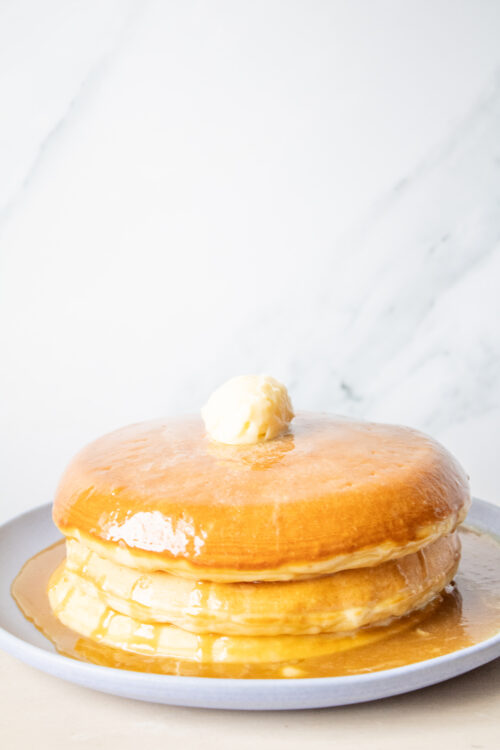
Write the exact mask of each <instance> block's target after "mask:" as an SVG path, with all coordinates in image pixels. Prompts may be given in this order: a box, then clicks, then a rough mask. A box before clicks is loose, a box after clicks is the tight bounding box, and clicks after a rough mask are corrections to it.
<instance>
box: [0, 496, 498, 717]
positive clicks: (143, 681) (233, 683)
mask: <svg viewBox="0 0 500 750" xmlns="http://www.w3.org/2000/svg"><path fill="white" fill-rule="evenodd" d="M467 523H468V524H470V525H472V526H475V527H476V528H478V529H480V530H483V531H489V532H490V533H491V532H493V533H494V534H498V535H500V508H499V507H496V506H495V505H491V503H486V502H484V501H482V500H474V501H473V503H472V507H471V510H470V512H469V515H468V518H467ZM59 538H60V534H59V532H58V531H57V529H56V528H55V527H54V525H53V523H52V519H51V505H50V504H47V505H43V506H41V507H39V508H36V509H35V510H32V511H29V512H28V513H24V514H23V515H21V516H18V517H17V518H15V519H13V520H12V521H9V522H8V523H6V524H4V525H3V526H0V582H1V583H0V647H1V648H3V649H4V650H5V651H7V652H9V653H10V654H12V655H13V656H16V657H17V658H18V659H21V661H24V662H26V663H27V664H30V665H31V666H33V667H36V668H37V669H40V670H42V671H43V672H47V673H48V674H51V675H55V676H56V677H60V678H62V679H63V680H68V681H70V682H74V683H77V684H78V685H84V686H85V687H89V688H93V689H94V690H100V691H102V692H105V693H112V694H114V695H121V696H124V697H126V698H135V699H137V700H142V701H151V702H154V703H166V704H169V705H172V706H193V707H199V708H225V709H243V710H279V709H300V708H322V707H325V706H342V705H345V704H349V703H361V702H364V701H370V700H375V699H378V698H386V697H388V696H391V695H398V694H400V693H406V692H409V691H411V690H416V689H418V688H422V687H426V686H428V685H434V684H435V683H437V682H442V681H443V680H448V679H450V678H451V677H456V676H457V675H460V674H463V673H464V672H468V671H469V670H471V669H474V668H475V667H479V666H481V665H482V664H485V663H486V662H488V661H491V660H492V659H495V658H496V657H498V656H500V633H498V634H497V635H496V636H494V637H493V638H489V639H488V640H486V641H482V642H481V643H478V644H476V645H474V646H469V647H468V648H464V649H462V650H460V651H455V652H454V653H451V654H445V655H444V656H439V657H437V658H435V659H429V660H427V661H422V662H418V663H417V664H410V665H408V666H405V667H398V668H397V669H388V670H384V671H381V672H372V673H370V674H366V675H354V676H348V677H318V678H305V679H297V680H294V679H291V680H290V679H281V680H278V679H272V680H243V679H221V678H210V677H180V676H175V675H158V674H146V673H144V672H132V671H127V670H121V669H112V668H110V667H101V666H97V665H94V664H87V663H86V662H80V661H76V660H75V659H70V658H68V657H66V656H61V655H60V654H58V653H57V652H56V651H55V649H54V647H53V646H52V644H51V643H50V642H49V641H48V640H47V639H46V638H45V637H44V636H43V635H42V634H41V633H39V632H38V630H37V629H36V628H35V627H34V626H33V625H32V624H31V623H30V622H28V621H27V620H26V619H25V618H24V617H23V615H22V614H21V612H20V610H19V609H18V608H17V605H16V604H15V602H14V600H13V599H12V597H11V594H10V585H11V583H12V580H13V579H14V578H15V576H16V575H17V573H18V572H19V570H20V568H21V567H22V565H23V564H24V563H25V562H26V560H28V559H29V558H30V557H32V556H33V555H35V554H36V553H37V552H39V551H40V550H41V549H43V548H44V547H47V546H48V545H50V544H52V543H53V542H55V541H57V539H59Z"/></svg>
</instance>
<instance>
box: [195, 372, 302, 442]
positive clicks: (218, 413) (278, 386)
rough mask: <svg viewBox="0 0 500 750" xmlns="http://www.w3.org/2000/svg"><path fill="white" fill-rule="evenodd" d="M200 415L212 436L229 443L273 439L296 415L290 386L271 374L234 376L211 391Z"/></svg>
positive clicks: (214, 438)
mask: <svg viewBox="0 0 500 750" xmlns="http://www.w3.org/2000/svg"><path fill="white" fill-rule="evenodd" d="M201 415H202V417H203V421H204V422H205V427H206V429H207V432H208V434H209V435H210V437H211V438H212V439H213V440H216V441H218V442H219V443H227V444H229V445H248V444H251V443H260V442H262V441H264V440H272V439H273V438H275V437H277V436H278V435H280V434H281V433H283V432H284V431H285V430H286V428H287V427H288V425H289V424H290V422H291V421H292V419H293V418H294V416H295V415H294V413H293V408H292V402H291V401H290V396H289V395H288V391H287V389H286V388H285V386H284V385H282V383H280V382H278V381H277V380H275V379H274V378H271V377H270V376H269V375H241V376H239V377H236V378H231V380H228V381H227V383H224V385H221V387H220V388H217V390H216V391H214V392H213V393H212V395H211V396H210V398H209V399H208V401H207V403H206V404H205V406H204V407H203V409H202V410H201Z"/></svg>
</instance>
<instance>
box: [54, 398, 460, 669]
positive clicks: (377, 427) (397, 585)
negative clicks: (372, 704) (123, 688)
mask: <svg viewBox="0 0 500 750" xmlns="http://www.w3.org/2000/svg"><path fill="white" fill-rule="evenodd" d="M469 502H470V495H469V490H468V483H467V477H466V475H465V474H464V472H463V470H462V469H461V467H460V466H459V465H458V464H457V462H456V461H455V460H454V459H453V457H452V456H451V455H450V454H449V453H448V452H447V451H446V450H445V449H444V448H443V447H442V446H440V445H439V444H438V443H436V442H435V441H433V440H432V439H430V438H429V437H427V436H425V435H423V434H421V433H419V432H416V431H415V430H411V429H408V428H405V427H395V426H389V425H381V424H374V423H369V422H361V421H355V420H351V419H347V418H342V417H336V416H329V415H325V414H316V413H299V414H298V415H297V416H296V417H295V419H294V421H293V424H292V425H291V426H290V427H289V428H288V429H286V430H285V431H283V432H282V433H281V434H279V435H277V436H276V437H273V438H272V439H266V440H260V441H258V442H254V443H252V444H238V445H232V444H225V443H222V442H218V441H216V440H213V439H212V438H211V437H210V435H208V434H207V431H206V429H205V426H204V424H203V421H202V420H201V419H200V418H197V417H187V418H178V419H168V420H157V421H152V422H145V423H141V424H135V425H132V426H129V427H125V428H123V429H121V430H118V431H117V432H114V433H111V434H109V435H106V436H104V437H102V438H100V439H99V440H97V441H95V442H94V443H92V444H90V445H89V446H87V447H86V448H85V449H84V450H83V451H82V452H81V453H80V454H79V455H78V456H77V457H76V458H75V459H74V461H73V462H72V464H71V465H70V466H69V468H68V470H67V471H66V474H65V475H64V477H63V479H62V482H61V484H60V487H59V490H58V493H57V497H56V499H55V503H54V512H53V516H54V521H55V523H56V524H57V526H58V527H59V529H60V530H61V531H62V533H63V534H64V535H65V536H66V538H67V556H66V560H65V562H64V563H63V564H62V565H61V567H60V568H59V569H58V570H57V571H56V572H55V573H54V575H53V576H52V579H51V581H50V585H49V591H48V593H49V599H50V603H51V606H52V608H53V611H54V613H55V614H56V616H57V617H58V618H59V620H60V621H61V622H62V623H64V624H65V625H67V626H68V627H70V628H71V629H73V630H74V631H76V632H77V633H80V634H81V635H82V636H86V637H88V638H90V639H93V640H95V641H98V642H99V643H102V644H105V645H107V646H111V647H114V648H118V649H122V650H125V651H128V652H135V653H138V654H145V655H148V656H159V657H168V658H173V659H179V660H187V661H193V662H201V663H204V664H210V663H212V664H219V663H235V664H256V663H260V664H265V663H277V662H283V663H284V662H290V661H295V660H302V659H308V658H312V657H318V656H323V655H326V654H333V653H335V652H337V651H341V650H343V649H346V648H352V647H353V644H356V645H360V644H364V645H365V644H369V643H370V642H371V641H373V640H374V639H378V638H381V637H384V632H385V628H384V627H382V626H385V625H386V624H388V623H392V624H393V625H394V623H398V622H401V623H403V622H404V620H405V616H406V615H408V614H409V613H411V612H414V611H416V610H419V609H422V608H424V607H425V606H426V605H428V604H429V603H430V602H431V601H433V600H435V599H436V597H438V596H439V594H440V592H441V591H442V590H443V589H444V588H445V587H446V586H447V584H449V583H450V581H451V580H452V578H453V576H454V574H455V571H456V569H457V566H458V562H459V557H460V544H459V540H458V536H457V533H456V528H457V525H458V524H459V523H460V522H461V521H462V520H463V518H464V517H465V515H466V512H467V509H468V506H469ZM398 618H401V619H400V620H399V619H398ZM391 632H392V631H391ZM353 635H355V636H356V638H353Z"/></svg>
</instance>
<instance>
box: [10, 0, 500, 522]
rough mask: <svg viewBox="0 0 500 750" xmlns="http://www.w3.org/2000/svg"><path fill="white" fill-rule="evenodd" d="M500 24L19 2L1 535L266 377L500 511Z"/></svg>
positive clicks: (468, 16) (14, 21)
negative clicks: (109, 457)
mask: <svg viewBox="0 0 500 750" xmlns="http://www.w3.org/2000/svg"><path fill="white" fill-rule="evenodd" d="M499 38H500V3H498V2H497V1H496V0H491V1H489V0H454V1H452V0H434V1H433V2H430V1H429V0H424V1H423V2H417V1H416V0H415V1H414V0H406V2H399V0H371V2H369V3H368V2H364V1H361V0H355V1H354V2H349V3H347V2H340V1H330V2H327V1H324V2H320V1H319V0H307V2H306V0H301V1H300V2H284V1H283V2H279V1H277V0H265V1H264V0H257V1H255V2H246V1H245V2H242V1H240V2H231V1H230V0H226V1H221V0H212V1H210V2H201V1H195V0H182V1H181V0H173V1H172V0H170V1H167V2H160V1H157V2H153V1H151V2H143V1H137V0H135V1H133V0H86V1H77V0H44V2H43V3H36V2H34V0H3V2H1V3H0V102H1V117H0V245H1V254H0V263H1V266H0V347H1V348H0V351H1V358H2V367H1V372H0V390H1V393H2V398H1V403H2V406H1V409H2V414H1V415H0V423H1V441H2V444H1V454H2V461H1V466H2V469H1V476H0V518H6V517H8V516H10V515H14V514H16V513H18V512H19V511H21V510H24V509H26V508H28V507H31V506H34V505H37V504H39V503H41V502H45V501H47V500H50V499H51V497H52V494H53V491H54V488H55V486H56V484H57V481H58V478H59V475H60V473H61V472H62V470H63V468H64V466H65V464H66V462H67V461H68V460H69V459H70V457H71V456H72V454H73V453H74V452H75V451H76V450H78V449H79V447H80V446H81V445H82V444H84V443H85V442H87V441H88V440H90V439H92V438H93V437H96V436H98V435H99V434H100V433H102V432H104V431H107V430H111V429H113V428H115V427H118V426H120V425H122V424H124V423H127V422H130V421H137V420H140V419H145V418H149V417H152V416H156V415H160V414H168V413H178V412H184V411H190V412H195V411H197V410H198V409H199V407H200V406H201V404H202V403H203V402H204V401H205V399H206V397H207V396H208V394H209V393H210V391H211V390H212V389H213V388H214V386H216V385H218V384H219V383H220V382H221V381H223V380H224V379H226V378H227V377H229V376H231V375H234V374H240V373H246V372H268V373H271V374H274V375H275V376H276V377H279V378H281V379H282V380H284V381H285V382H286V383H287V384H288V385H289V387H290V391H291V394H292V397H293V400H294V403H295V405H296V407H298V408H314V409H324V410H333V411H337V412H341V413H342V412H343V413H348V414H356V415H362V416H365V417H368V418H373V419H378V420H386V421H395V422H402V423H407V424H410V425H414V426H416V427H419V428H421V429H424V430H426V431H428V432H429V433H431V434H433V435H434V436H436V437H437V438H438V439H440V440H442V441H443V442H444V443H445V444H446V445H447V446H448V447H449V448H450V449H451V450H453V451H454V452H455V453H456V454H457V456H458V457H459V458H460V459H461V460H462V462H463V463H464V465H465V466H466V467H467V469H468V471H469V473H470V475H471V478H472V486H473V490H474V492H475V493H476V494H477V495H479V496H483V497H485V498H487V499H490V500H492V501H496V502H500V486H499V480H498V477H497V474H496V469H497V463H498V446H499V437H500V435H499V432H500V430H499V427H500V336H499V320H500V301H499V295H500V45H499V43H498V39H499Z"/></svg>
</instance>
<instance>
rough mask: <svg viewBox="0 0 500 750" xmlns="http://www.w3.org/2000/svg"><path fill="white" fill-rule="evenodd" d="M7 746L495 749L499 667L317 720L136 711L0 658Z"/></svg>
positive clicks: (321, 714) (287, 714)
mask: <svg viewBox="0 0 500 750" xmlns="http://www.w3.org/2000/svg"><path fill="white" fill-rule="evenodd" d="M0 747H2V748H4V749H5V750H17V749H18V748H22V749H23V750H24V748H30V750H31V748H33V750H35V749H38V748H51V750H59V748H60V749H61V750H63V749H64V750H68V749H69V750H71V748H96V750H97V749H98V750H100V749H101V748H102V749H106V750H107V749H108V748H109V749H110V750H111V748H112V749H113V750H118V749H119V750H132V749H133V750H138V748H139V749H140V750H156V748H158V750H160V748H161V750H167V749H168V750H170V749H171V748H179V749H180V750H185V748H202V747H207V748H211V749H213V750H219V749H220V750H225V749H226V748H227V749H228V750H229V749H230V750H246V749H247V748H248V749H250V748H251V749H252V750H255V748H257V749H258V750H265V748H287V750H293V748H301V749H302V748H306V749H307V748H331V747H337V748H341V749H342V750H350V749H351V748H352V749H353V750H354V749H355V750H364V748H366V749H367V750H368V748H370V750H392V748H394V749H396V748H397V750H422V748H424V749H425V750H433V748H443V750H448V748H449V749H450V750H451V749H453V750H465V749H466V748H467V750H468V749H469V748H477V749H478V750H485V749H486V750H490V749H491V750H498V748H499V747H500V659H498V660H497V661H495V662H492V663H490V664H487V665H486V666H484V667H481V668H480V669H476V670H475V671H474V672H470V673H469V674H467V675H463V676H462V677H458V678H456V679H454V680H450V681H448V682H446V683H442V684H441V685H436V686H434V687H430V688H426V689H425V690H419V691H417V692H414V693H409V694H407V695H403V696H398V697H395V698H387V699H385V700H383V701H375V702H372V703H365V704H360V705H357V706H346V707H343V708H331V709H321V710H317V711H283V712H277V713H265V712H253V713H252V712H248V713H247V712H242V711H208V710H202V709H190V708H173V707H169V706H161V705H158V704H148V703H139V702H137V701H130V700H126V699H123V698H115V697H114V696H110V695H105V694H104V693H97V692H94V691H91V690H87V689H85V688H81V687H77V686H75V685H71V684H69V683H65V682H62V681H60V680H57V679H56V678H53V677H49V676H48V675H45V674H42V673H41V672H37V671H36V670H34V669H32V668H31V667H28V666H25V665H24V664H21V663H20V662H17V661H16V660H14V659H13V658H11V657H10V656H8V655H7V654H4V653H3V652H0Z"/></svg>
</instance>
